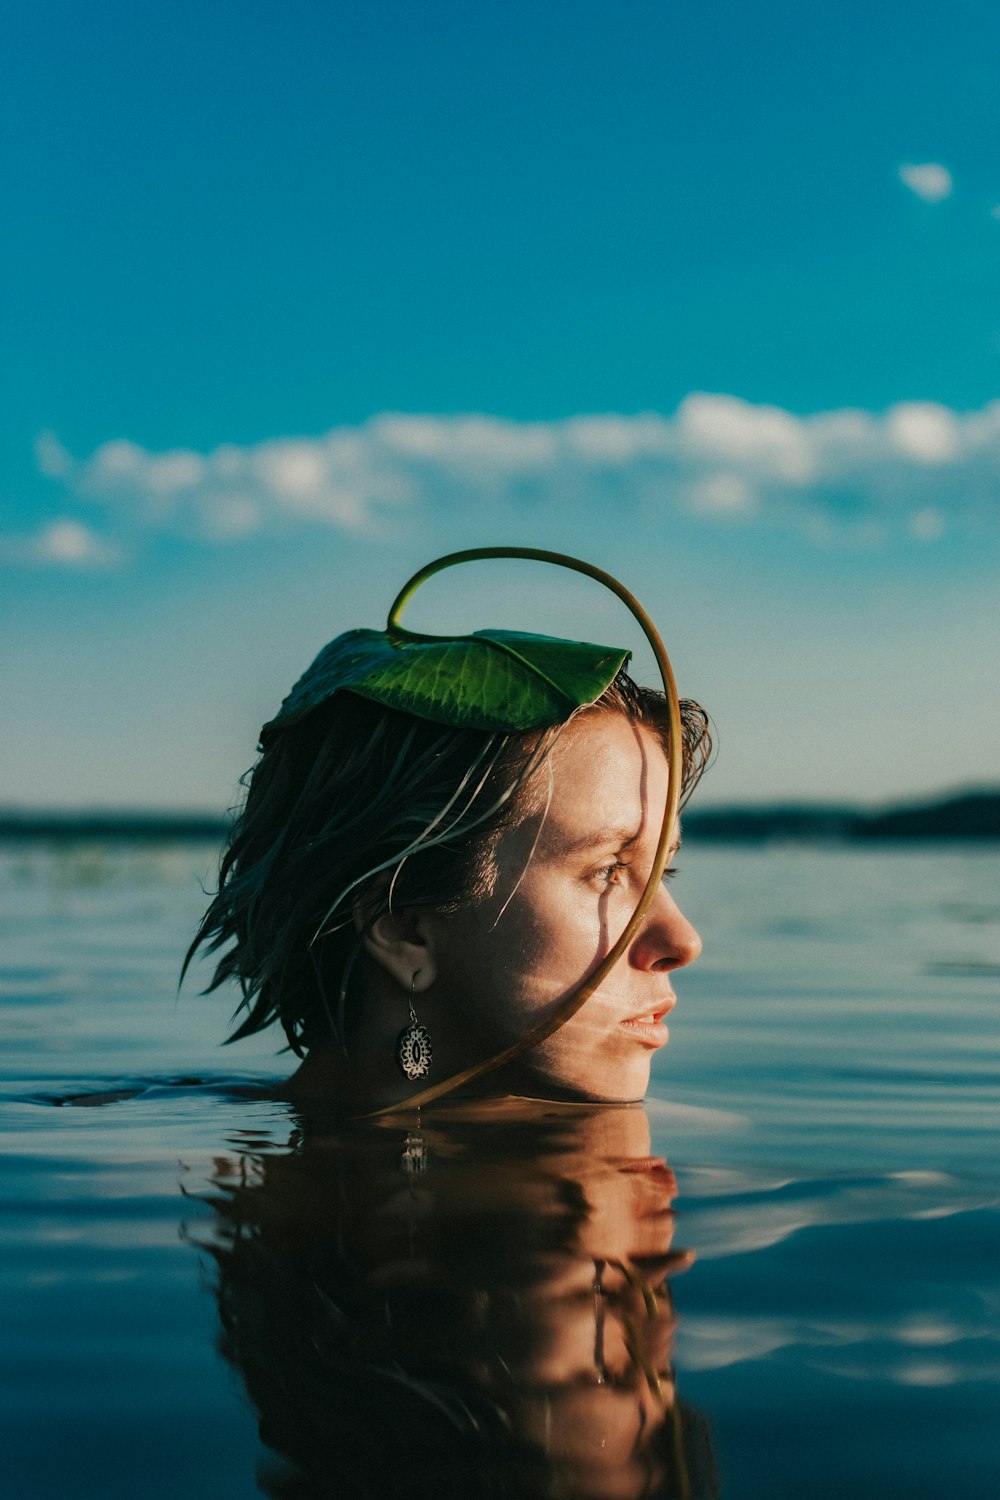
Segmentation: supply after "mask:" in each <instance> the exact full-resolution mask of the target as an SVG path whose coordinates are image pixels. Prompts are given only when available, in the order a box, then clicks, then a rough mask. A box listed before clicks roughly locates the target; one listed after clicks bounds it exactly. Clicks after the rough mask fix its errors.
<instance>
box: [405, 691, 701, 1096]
mask: <svg viewBox="0 0 1000 1500" xmlns="http://www.w3.org/2000/svg"><path fill="white" fill-rule="evenodd" d="M536 777H537V778H538V787H536V791H537V790H539V789H540V790H541V793H542V797H541V799H540V800H542V801H543V802H544V803H545V804H546V805H545V806H544V807H543V810H541V811H539V812H537V813H536V814H534V815H533V816H531V817H529V818H528V819H527V821H526V822H524V823H523V824H521V825H520V826H519V827H518V828H515V829H512V830H510V831H509V832H508V833H507V834H505V835H504V837H503V838H502V840H501V843H500V847H499V850H498V854H497V868H498V879H497V881H496V887H495V890H494V892H493V894H492V896H490V897H489V898H488V899H486V900H484V901H483V902H481V903H479V904H478V905H476V906H474V907H472V908H470V909H467V910H464V911H462V912H459V913H458V914H457V915H454V916H450V917H448V916H437V917H434V918H432V928H433V942H434V950H435V956H436V962H437V982H436V984H435V1001H436V1008H438V1009H439V1011H440V1013H441V1015H442V1018H443V1021H444V1024H445V1025H446V1026H447V1028H448V1031H449V1034H450V1035H449V1040H450V1044H451V1045H453V1046H454V1049H455V1051H456V1053H466V1052H467V1053H468V1054H469V1055H471V1056H482V1055H483V1053H484V1052H485V1051H486V1050H487V1049H492V1050H499V1049H500V1048H501V1047H504V1046H506V1045H509V1044H510V1043H511V1042H513V1041H514V1040H516V1039H517V1038H518V1037H519V1036H521V1035H523V1034H524V1032H525V1031H526V1030H527V1029H528V1028H529V1027H530V1026H532V1025H534V1024H536V1023H537V1022H538V1021H540V1020H541V1019H543V1018H544V1017H545V1016H547V1015H549V1014H551V1013H552V1011H553V1010H554V1009H556V1008H557V1007H558V1006H559V1005H560V1004H561V1003H562V1001H563V1000H565V999H566V997H567V996H568V995H570V994H571V993H572V992H573V990H574V989H575V988H576V987H577V986H578V985H579V984H580V982H581V981H582V980H583V979H585V978H586V977H587V975H588V974H590V973H591V972H592V971H593V969H594V968H595V967H596V965H597V964H598V963H599V962H600V960H601V959H602V958H603V957H604V955H605V954H606V953H607V952H608V950H609V949H610V948H611V946H612V945H613V943H614V942H615V941H616V939H617V938H618V936H619V935H620V934H621V932H622V931H623V929H624V927H625V925H626V923H627V922H628V920H629V918H630V917H631V915H632V913H633V911H634V910H635V907H636V905H637V903H638V901H639V897H640V895H641V894H642V890H643V887H644V886H645V883H646V881H647V879H648V877H649V872H650V870H651V868H652V864H653V859H654V856H655V851H656V844H657V839H658V836H659V832H660V826H661V822H662V818H663V810H664V807H665V804H666V795H667V762H666V756H665V754H664V751H663V748H662V746H661V744H660V742H659V740H658V739H657V737H656V736H655V734H653V733H652V731H650V730H648V729H646V728H645V727H644V726H642V725H635V724H631V723H629V721H628V720H627V719H625V718H624V717H622V716H621V715H617V714H609V713H604V712H594V713H589V714H584V715H582V716H581V717H580V718H578V719H576V720H575V721H574V722H573V723H572V724H571V725H570V726H569V727H568V728H567V730H566V731H565V732H564V733H563V735H562V736H561V737H560V739H559V740H558V742H557V744H556V746H555V748H554V750H553V752H552V755H551V757H550V759H549V763H548V764H547V765H546V766H543V767H542V768H541V769H540V770H539V771H538V772H537V773H536ZM675 841H676V835H675ZM700 949H701V942H700V939H699V938H698V935H697V933H696V932H695V930H694V928H693V927H692V926H691V924H690V923H689V922H688V921H687V919H686V918H685V917H684V916H683V915H682V914H681V912H680V910H679V908H678V907H677V905H676V903H675V902H674V901H673V900H672V898H671V897H670V895H669V894H668V892H667V890H666V887H665V886H664V887H662V888H661V889H660V890H659V891H658V892H657V894H656V896H655V898H654V900H653V902H652V905H651V906H650V908H649V910H648V911H647V912H646V915H645V917H644V918H643V921H642V923H641V924H640V927H639V929H638V931H637V932H636V933H635V935H634V936H633V938H632V941H631V943H630V944H629V947H628V949H627V951H626V953H625V954H624V955H623V956H622V958H621V959H620V960H619V962H618V964H617V965H616V966H615V968H614V969H613V970H612V972H611V974H610V975H609V976H608V978H607V979H606V980H605V981H604V983H603V984H602V985H601V986H600V987H599V988H598V990H597V991H596V992H595V993H594V995H593V996H591V998H590V999H589V1000H588V1001H587V1002H586V1004H585V1005H584V1006H583V1008H582V1009H581V1010H580V1011H579V1012H578V1013H577V1015H576V1016H574V1017H573V1018H572V1019H571V1020H570V1021H568V1022H567V1023H566V1024H565V1025H564V1026H562V1027H561V1028H560V1029H559V1030H558V1031H556V1032H555V1034H554V1035H553V1036H551V1037H549V1038H548V1039H547V1040H546V1041H545V1042H543V1043H541V1044H540V1045H539V1046H538V1047H536V1048H534V1049H533V1050H532V1052H531V1053H529V1054H528V1055H527V1056H526V1057H525V1058H524V1059H523V1060H522V1061H520V1062H518V1063H517V1064H516V1065H514V1068H512V1069H511V1070H510V1071H509V1072H508V1073H505V1074H504V1078H503V1081H504V1082H505V1083H506V1085H507V1086H508V1087H511V1088H523V1089H530V1087H531V1086H532V1085H534V1086H536V1087H542V1086H544V1087H547V1088H549V1089H551V1088H553V1087H555V1088H559V1089H564V1090H567V1091H569V1092H570V1093H572V1094H577V1095H580V1096H583V1097H586V1098H592V1099H639V1098H641V1097H642V1096H643V1095H644V1093H645V1091H646V1087H647V1084H648V1080H649V1067H650V1061H651V1059H652V1056H653V1053H654V1052H655V1051H656V1050H657V1048H659V1047H661V1046H663V1045H664V1043H665V1042H666V1040H667V1029H666V1027H665V1026H664V1024H663V1018H664V1016H666V1014H667V1013H668V1012H669V1011H670V1010H671V1009H672V1008H673V1005H674V1003H675V996H674V991H673V987H672V984H671V973H672V971H673V970H674V969H677V968H680V967H681V966H682V965H684V964H687V963H690V962H691V961H692V959H694V958H696V957H697V955H698V953H699V952H700ZM515 1070H516V1071H515ZM497 1081H499V1077H498V1080H497Z"/></svg>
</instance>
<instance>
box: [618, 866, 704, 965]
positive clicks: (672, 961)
mask: <svg viewBox="0 0 1000 1500" xmlns="http://www.w3.org/2000/svg"><path fill="white" fill-rule="evenodd" d="M700 952H701V938H700V937H699V936H698V933H697V931H696V929H695V928H694V927H693V926H692V925H691V923H690V922H689V921H688V919H687V917H686V916H685V915H684V913H683V912H682V911H681V909H680V907H679V906H678V905H677V902H676V901H675V900H674V899H673V897H672V896H671V895H670V893H669V891H667V890H666V888H665V887H663V886H661V887H660V889H659V890H658V891H657V893H656V895H655V897H654V898H653V903H652V905H651V906H650V908H649V910H648V911H647V913H646V918H645V921H644V922H643V924H642V926H641V927H640V928H639V931H638V933H637V934H636V937H635V941H634V942H633V944H632V948H631V951H630V953H629V962H630V964H631V965H632V967H633V968H635V969H644V970H646V971H647V972H650V973H656V972H663V973H666V972H667V971H669V970H670V969H683V967H684V965H685V964H691V963H694V961H695V959H696V958H697V957H698V954H699V953H700Z"/></svg>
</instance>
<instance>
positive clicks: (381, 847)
mask: <svg viewBox="0 0 1000 1500" xmlns="http://www.w3.org/2000/svg"><path fill="white" fill-rule="evenodd" d="M469 555H470V554H465V555H463V557H465V556H469ZM478 555H482V554H478ZM536 555H537V554H536ZM436 566H438V565H436V564H432V565H431V569H433V568H434V567H436ZM576 566H580V567H582V568H583V569H584V570H586V571H590V572H592V573H596V571H597V570H593V569H587V568H586V565H576ZM431 569H425V570H423V572H422V574H420V575H417V576H418V578H421V577H423V576H425V575H426V574H427V573H429V571H431ZM599 576H605V575H599ZM408 587H409V586H408ZM617 588H618V590H619V591H620V585H618V586H617ZM406 595H407V590H404V591H403V593H401V595H400V596H399V599H398V600H397V605H396V606H394V610H393V612H392V614H391V615H390V630H389V632H386V633H383V634H378V633H375V632H348V634H347V635H346V636H343V637H339V638H338V640H337V641H335V642H333V643H331V645H330V646H329V647H327V648H326V649H325V651H324V652H323V653H321V655H320V657H318V658H317V661H316V662H315V663H314V664H313V666H312V667H311V668H310V669H309V671H308V672H307V673H306V674H305V676H304V677H303V679H302V680H301V681H300V683H299V684H298V685H297V686H296V688H295V689H293V692H292V694H290V695H289V698H288V699H286V702H285V705H284V706H283V708H282V712H281V713H280V714H279V715H278V716H277V718H276V719H275V720H273V721H272V722H271V723H270V724H269V725H265V728H264V730H263V731H262V736H261V739H262V753H261V757H260V759H259V761H258V763H257V765H256V767H255V768H254V770H253V771H252V773H251V775H250V780H249V788H248V794H247V799H246V804H245V806H244V808H243V810H242V812H241V813H240V815H239V817H238V818H237V820H236V822H235V824H234V826H233V829H232V832H231V835H230V838H229V842H228V847H227V850H226V852H225V855H224V858H223V861H222V867H221V875H220V886H219V892H218V894H217V896H216V898H215V900H214V901H213V902H212V905H211V906H210V907H209V910H208V912H207V913H206V916H205V919H204V921H203V923H202V925H201V927H200V929H199V931H198V934H197V936H196V938H195V942H194V944H193V945H192V949H191V953H193V952H194V951H195V949H196V948H197V947H198V946H199V945H201V944H206V945H207V946H208V948H209V949H210V950H212V951H215V950H218V949H220V948H225V949H226V951H225V952H224V954H223V956H222V958H221V960H220V961H219V963H218V965H217V968H216V971H215V977H214V981H213V984H212V986H211V987H212V988H213V989H214V988H215V987H216V986H217V985H219V984H221V983H222V982H223V981H224V980H226V979H230V978H233V979H236V980H237V981H238V982H239V984H240V986H241V988H242V991H243V1001H242V1004H241V1007H240V1010H241V1011H244V1012H245V1015H244V1017H243V1020H242V1023H241V1025H240V1026H239V1028H238V1030H237V1031H236V1033H235V1037H234V1039H235V1038H236V1037H241V1036H246V1035H249V1034H250V1033H252V1032H254V1031H258V1030H260V1029H261V1028H262V1027H264V1026H266V1025H268V1024H269V1023H270V1022H271V1021H274V1020H278V1021H280V1023H281V1025H282V1026H283V1028H284V1031H285V1034H286V1036H287V1037H288V1040H289V1043H290V1045H291V1046H292V1048H293V1049H294V1050H295V1052H296V1053H297V1054H298V1055H299V1056H300V1057H301V1058H302V1059H303V1061H302V1065H301V1067H300V1068H299V1070H298V1072H297V1073H296V1074H295V1075H294V1077H293V1078H292V1079H291V1080H290V1082H289V1085H288V1093H289V1095H290V1096H291V1097H294V1098H296V1099H299V1100H304V1099H310V1100H314V1101H320V1102H323V1103H325V1104H328V1105H335V1106H337V1107H343V1108H344V1109H347V1110H351V1111H359V1110H361V1111H363V1110H368V1109H372V1108H375V1107H382V1108H384V1107H387V1106H391V1105H394V1104H397V1103H400V1102H403V1101H406V1100H408V1099H411V1098H413V1097H414V1083H415V1082H416V1081H418V1080H419V1079H421V1078H423V1077H424V1076H425V1075H426V1074H427V1073H428V1072H430V1071H431V1067H433V1074H434V1076H435V1077H437V1078H451V1077H453V1076H456V1077H460V1076H461V1075H463V1074H464V1073H466V1072H467V1071H470V1070H472V1071H475V1069H476V1067H477V1065H479V1064H482V1063H483V1061H484V1060H485V1059H490V1058H492V1057H494V1056H497V1055H504V1054H506V1053H508V1052H511V1053H513V1052H516V1050H517V1044H518V1041H519V1039H523V1038H524V1036H525V1034H526V1033H528V1032H529V1031H532V1032H533V1028H538V1027H539V1025H540V1023H544V1022H545V1021H546V1018H547V1017H555V1016H556V1014H557V1013H559V1012H560V1011H561V1008H564V1007H565V1006H566V1004H567V1000H568V998H570V997H572V996H573V995H574V993H575V992H576V991H577V990H578V989H579V987H580V986H581V984H582V983H583V982H584V981H585V980H587V978H588V976H590V975H591V974H592V973H593V972H594V971H595V969H596V968H597V966H598V965H599V964H600V962H601V960H602V959H603V958H604V957H605V956H606V955H608V954H609V952H610V950H611V949H612V947H613V945H614V944H615V942H616V941H617V939H618V937H619V936H620V935H621V933H622V932H623V930H624V929H625V927H626V924H627V922H628V921H629V918H630V917H631V916H632V914H633V912H634V911H635V909H636V907H637V903H638V902H639V898H640V896H641V894H642V892H643V888H644V886H645V884H646V882H647V878H648V877H649V875H650V872H651V870H652V868H653V866H654V862H655V860H656V857H657V850H658V844H659V835H660V831H661V823H662V822H663V819H664V810H665V807H666V804H667V797H668V762H667V751H668V748H669V738H670V727H671V716H670V711H669V706H668V703H667V700H666V698H665V697H664V695H662V694H660V693H658V692H654V691H653V690H651V689H647V688H642V687H639V686H638V685H637V684H636V683H634V682H633V681H632V679H631V678H630V677H629V676H628V675H627V673H626V672H625V670H624V666H623V665H622V663H623V662H624V660H626V659H627V653H624V652H614V651H612V650H611V649H610V648H606V647H589V646H586V645H581V644H580V643H572V642H557V641H551V640H548V639H547V638H541V637H528V636H518V637H514V636H510V635H508V634H506V633H502V632H485V633H478V634H477V636H476V637H472V638H462V641H461V651H460V652H457V653H456V643H455V642H450V643H448V642H442V640H441V639H439V638H429V637H415V636H410V635H408V633H406V632H402V631H401V630H400V629H399V627H398V623H396V622H397V617H398V606H399V604H400V600H402V599H404V598H405V597H406ZM428 642H430V643H431V644H430V645H428ZM470 642H471V643H472V644H470ZM512 642H514V643H516V647H517V649H516V650H515V649H514V646H513V645H512ZM473 645H475V647H476V650H475V652H473V650H472V646H473ZM479 648H482V649H479ZM421 652H424V653H425V654H426V653H428V652H429V653H430V655H431V657H432V661H431V663H430V667H431V669H432V670H431V672H430V676H428V673H427V671H426V670H425V671H424V679H425V682H426V681H429V682H431V683H432V686H433V691H426V692H422V693H413V692H411V688H412V684H413V682H414V681H415V680H416V678H417V677H418V676H419V675H420V673H419V671H418V670H417V668H416V667H413V666H412V663H414V662H416V663H417V666H418V667H419V666H420V661H419V657H420V653H421ZM470 653H471V655H470ZM587 653H589V655H588V654H587ZM404 659H405V660H404ZM401 661H403V663H404V665H403V667H402V668H401V667H400V662H401ZM470 661H471V663H472V665H471V666H470ZM581 661H583V663H584V665H585V667H586V668H587V671H586V672H585V673H583V675H582V676H581V672H580V670H579V664H580V662H581ZM373 663H374V666H373V665H372V664H373ZM386 663H387V665H386ZM567 663H568V664H569V665H568V667H567V671H566V674H565V675H566V680H567V681H568V680H570V679H571V680H572V682H573V683H574V684H575V685H576V686H575V688H574V691H575V692H576V695H577V696H576V699H575V701H573V700H572V699H571V698H565V697H564V698H562V699H560V697H559V694H558V693H556V694H555V695H554V697H553V694H552V693H551V692H550V691H549V690H550V689H551V688H552V687H553V685H554V684H555V685H559V684H560V683H561V682H562V679H561V678H560V670H561V666H562V665H564V664H567ZM609 664H610V666H609ZM424 666H425V667H426V663H424ZM522 669H523V670H522ZM512 672H514V673H521V674H522V675H523V673H524V672H527V674H528V675H527V677H525V678H524V681H523V682H522V681H521V680H520V678H518V681H517V683H516V684H515V690H509V684H508V685H507V686H505V688H504V695H503V701H504V705H505V706H504V708H503V711H502V713H501V714H500V717H499V718H498V717H496V716H495V715H494V716H493V717H492V718H491V717H490V715H489V714H488V713H487V712H486V709H487V708H489V703H488V702H487V700H488V699H489V698H490V694H491V693H493V694H494V696H495V684H496V680H497V678H498V677H499V676H503V674H505V673H507V674H509V673H512ZM595 672H596V673H597V675H596V676H595V675H594V673H595ZM532 674H533V675H532ZM588 674H589V675H588ZM602 674H603V675H602ZM529 679H530V680H529ZM584 680H585V681H586V682H589V683H590V688H591V690H590V691H588V690H587V689H586V688H585V687H584V688H581V687H580V686H579V684H580V682H581V681H584ZM505 681H506V679H505ZM401 683H402V684H403V689H404V690H401V687H400V684H401ZM539 683H542V684H543V687H544V691H545V693H547V694H548V696H549V699H550V700H551V701H549V702H548V703H547V704H546V706H545V708H544V712H542V711H540V712H539V717H540V719H541V721H542V722H540V723H538V724H535V725H534V726H533V727H530V728H527V729H525V728H520V727H515V728H500V729H498V728H496V727H495V726H496V724H497V723H506V722H507V721H508V720H510V721H511V722H515V721H517V722H521V721H523V719H524V714H523V713H522V712H521V708H520V706H519V707H518V710H517V713H515V712H514V709H512V708H511V707H510V704H511V703H512V702H513V701H514V700H515V699H517V702H518V705H520V704H521V701H522V699H523V698H524V695H525V693H528V692H529V690H530V689H532V688H533V687H537V686H538V684H539ZM595 683H596V684H597V690H596V691H593V686H594V684H595ZM373 684H374V687H373ZM522 690H523V691H522ZM564 691H568V690H565V689H564ZM519 695H520V696H519ZM400 703H402V704H404V705H410V706H409V707H405V706H404V707H400V706H399V705H400ZM560 703H562V707H561V708H560V706H559V704H560ZM553 704H554V705H555V706H553ZM442 705H443V706H442ZM484 705H485V707H484ZM504 714H506V716H507V717H506V718H504V717H503V715H504ZM675 722H677V721H675ZM679 723H680V731H681V737H682V741H683V744H682V750H683V757H682V778H681V780H682V800H684V799H686V797H687V796H689V795H690V793H691V791H692V790H693V788H694V785H695V783H696V782H697V780H698V778H699V776H700V775H701V773H702V771H703V769H704V767H705V764H706V761H707V758H708V754H709V750H710V746H711V741H710V736H709V733H708V728H707V716H706V714H705V713H704V711H703V710H702V709H701V708H699V707H698V706H697V704H695V703H692V702H690V701H687V700H685V701H684V702H682V703H681V705H680V718H679ZM483 724H485V725H486V727H478V726H480V725H483ZM491 726H492V727H491ZM679 840H680V834H679V827H677V828H675V830H674V834H673V841H672V842H673V847H674V848H675V849H676V847H677V845H678V844H679ZM668 873H672V872H668ZM227 944H229V945H231V946H229V947H228V948H227V947H226V945H227ZM699 950H700V940H699V938H698V936H697V934H696V933H695V931H694V929H693V928H692V927H691V925H690V923H688V922H687V920H686V919H685V918H684V916H683V915H682V914H681V912H680V910H679V909H678V907H677V906H676V904H675V902H674V901H673V899H672V897H671V895H670V893H669V891H668V890H667V889H666V888H665V887H664V888H661V889H660V890H659V891H658V892H657V894H656V895H655V897H654V898H653V900H652V903H651V904H650V905H649V907H648V909H647V910H646V911H645V914H644V916H643V918H642V920H641V922H640V924H639V926H638V928H637V929H636V931H635V932H634V933H633V935H632V937H631V940H630V941H629V943H628V945H627V950H626V952H625V953H624V955H623V957H622V959H621V961H620V962H619V963H618V964H617V966H616V967H615V968H614V969H613V970H612V971H611V973H610V975H609V976H608V977H607V978H605V979H604V980H603V982H602V983H600V984H599V985H598V987H597V989H596V991H595V992H594V993H593V994H592V995H591V996H590V998H589V999H588V1000H587V1003H586V1004H585V1005H584V1006H583V1007H582V1008H581V1009H580V1010H578V1011H577V1013H576V1014H575V1015H573V1016H572V1017H571V1018H570V1019H568V1020H567V1021H566V1022H565V1024H562V1025H559V1026H558V1028H557V1029H556V1030H554V1032H553V1033H552V1034H551V1035H550V1036H547V1037H545V1038H544V1039H542V1040H540V1041H539V1042H538V1044H537V1045H534V1046H532V1047H531V1048H530V1049H529V1050H528V1051H526V1052H524V1053H523V1054H522V1055H521V1056H519V1057H512V1058H511V1059H510V1060H509V1061H507V1062H505V1063H503V1064H502V1065H501V1066H500V1067H497V1068H494V1069H493V1071H492V1072H491V1073H490V1074H487V1075H486V1076H485V1077H483V1076H482V1075H480V1076H479V1077H478V1078H477V1080H476V1082H475V1085H474V1089H475V1091H478V1092H479V1093H483V1092H488V1093H491V1094H496V1093H504V1092H506V1093H510V1094H519V1095H525V1094H527V1095H529V1096H530V1095H534V1096H537V1095H543V1096H544V1097H546V1098H560V1097H561V1098H570V1099H588V1100H601V1101H609V1100H618V1101H622V1100H636V1099H641V1098H642V1097H643V1095H644V1094H645V1091H646V1086H647V1082H648V1078H649V1067H650V1061H651V1058H652V1056H653V1053H654V1052H655V1051H656V1050H657V1048H659V1047H661V1046H662V1045H663V1044H664V1043H665V1042H666V1040H667V1029H666V1026H665V1025H664V1024H663V1022H664V1017H665V1016H666V1015H667V1013H668V1012H669V1011H670V1010H671V1008H672V1007H673V1005H674V1000H675V997H674V993H673V989H672V986H671V974H672V972H673V970H675V969H677V968H680V967H682V966H683V965H684V964H687V963H690V962H691V961H692V959H694V958H695V957H696V956H697V954H698V952H699ZM188 957H189V959H190V957H191V954H190V953H189V955H188ZM540 1029H541V1030H544V1025H542V1026H541V1028H540ZM432 1058H433V1064H431V1059H432ZM469 1091H470V1090H469V1088H468V1087H467V1088H466V1092H469Z"/></svg>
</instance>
